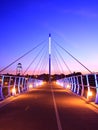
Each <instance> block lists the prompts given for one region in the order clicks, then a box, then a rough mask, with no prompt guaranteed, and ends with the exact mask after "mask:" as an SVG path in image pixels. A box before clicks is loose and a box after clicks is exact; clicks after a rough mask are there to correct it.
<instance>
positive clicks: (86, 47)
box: [0, 0, 98, 73]
mask: <svg viewBox="0 0 98 130" xmlns="http://www.w3.org/2000/svg"><path fill="white" fill-rule="evenodd" d="M49 33H51V34H52V38H53V39H55V40H56V41H57V42H58V43H59V44H60V45H61V46H63V47H64V48H65V49H66V50H68V51H69V52H70V53H71V54H72V55H73V56H75V57H76V58H77V59H78V60H80V61H81V62H82V63H83V64H84V65H85V66H86V67H88V68H89V69H90V70H91V71H93V72H98V1H97V0H0V69H2V68H4V67H5V66H7V65H8V64H9V63H11V62H12V61H14V60H15V59H17V58H18V57H19V56H21V55H22V54H24V53H25V52H27V51H28V50H30V49H31V48H33V47H34V46H36V45H37V44H39V43H40V42H41V41H43V40H45V39H47V42H46V43H45V45H46V46H47V47H46V50H47V53H48V49H47V48H48V34H49ZM52 44H54V43H53V42H52ZM39 50H40V49H39ZM37 52H38V50H37V51H36V52H34V53H32V54H31V55H29V56H28V57H26V58H24V60H20V61H19V62H21V63H22V64H23V69H24V70H25V69H26V67H27V66H28V64H29V63H30V61H32V59H33V57H34V56H36V55H37ZM52 53H53V50H52ZM61 54H62V56H63V58H64V59H65V61H66V62H67V64H68V66H69V67H70V69H71V70H72V72H74V71H81V72H83V73H88V72H87V71H86V70H85V69H83V67H81V66H80V65H78V64H77V63H76V62H75V61H74V60H73V59H72V58H70V57H69V56H68V55H67V54H66V53H65V52H64V51H61ZM27 59H28V62H27ZM47 59H48V55H47ZM53 59H54V58H53ZM59 60H60V59H59ZM46 61H47V63H48V60H46ZM46 61H45V62H46ZM38 62H39V59H37V61H36V64H38ZM54 62H55V61H53V63H54ZM60 62H62V61H60ZM53 63H52V65H53ZM61 64H62V67H63V69H64V72H66V73H68V72H67V70H66V69H65V66H64V64H63V63H61ZM16 66H17V63H16V64H15V65H13V66H12V67H11V68H9V70H8V71H11V70H13V71H14V70H15V68H16ZM33 66H34V65H33ZM33 66H32V67H31V68H30V70H29V72H31V71H32V70H33V68H34V67H33ZM55 66H56V63H55V64H54V65H53V68H55ZM46 68H47V69H46V70H45V71H47V72H48V65H47V67H46ZM55 71H56V70H55ZM43 72H44V70H43Z"/></svg>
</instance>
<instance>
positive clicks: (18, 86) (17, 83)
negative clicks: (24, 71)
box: [0, 75, 42, 100]
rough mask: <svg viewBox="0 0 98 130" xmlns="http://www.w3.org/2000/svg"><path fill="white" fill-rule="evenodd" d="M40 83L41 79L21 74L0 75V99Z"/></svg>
mask: <svg viewBox="0 0 98 130" xmlns="http://www.w3.org/2000/svg"><path fill="white" fill-rule="evenodd" d="M39 85H42V80H38V79H34V78H26V77H21V76H10V75H0V100H3V99H5V98H7V97H9V96H14V95H16V94H20V93H23V92H26V91H29V90H31V89H32V88H35V87H37V86H39Z"/></svg>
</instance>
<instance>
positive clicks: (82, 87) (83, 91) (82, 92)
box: [81, 75, 84, 96]
mask: <svg viewBox="0 0 98 130" xmlns="http://www.w3.org/2000/svg"><path fill="white" fill-rule="evenodd" d="M81 85H82V92H81V96H83V94H84V84H83V76H82V75H81Z"/></svg>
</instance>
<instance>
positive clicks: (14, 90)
mask: <svg viewBox="0 0 98 130" xmlns="http://www.w3.org/2000/svg"><path fill="white" fill-rule="evenodd" d="M12 95H13V96H15V95H16V89H15V87H14V88H12Z"/></svg>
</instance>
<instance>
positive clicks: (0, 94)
mask: <svg viewBox="0 0 98 130" xmlns="http://www.w3.org/2000/svg"><path fill="white" fill-rule="evenodd" d="M3 83H4V75H3V76H2V82H1V86H0V96H1V99H4V95H3V90H2V89H3Z"/></svg>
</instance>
